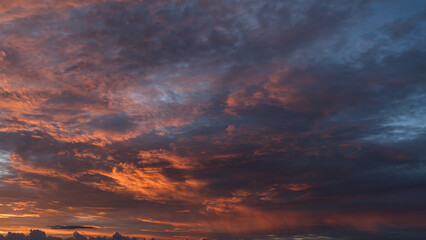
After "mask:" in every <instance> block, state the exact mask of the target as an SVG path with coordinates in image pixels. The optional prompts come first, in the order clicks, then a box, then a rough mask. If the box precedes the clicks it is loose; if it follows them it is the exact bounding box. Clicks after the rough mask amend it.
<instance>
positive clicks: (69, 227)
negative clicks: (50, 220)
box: [50, 225, 96, 229]
mask: <svg viewBox="0 0 426 240" xmlns="http://www.w3.org/2000/svg"><path fill="white" fill-rule="evenodd" d="M50 228H51V229H96V228H95V227H90V226H77V225H74V226H73V225H66V226H64V225H56V226H51V227H50Z"/></svg>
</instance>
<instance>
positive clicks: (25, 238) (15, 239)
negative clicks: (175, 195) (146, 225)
mask: <svg viewBox="0 0 426 240" xmlns="http://www.w3.org/2000/svg"><path fill="white" fill-rule="evenodd" d="M0 240H145V239H144V238H142V239H141V238H139V239H138V238H135V237H132V238H130V237H126V236H123V235H121V234H120V233H118V232H116V233H114V235H112V237H105V236H96V237H93V236H89V237H86V236H84V235H81V234H80V233H78V232H74V233H73V237H70V238H65V239H63V238H61V237H53V236H47V235H46V233H45V232H43V231H40V230H31V231H30V234H29V235H25V234H23V233H11V232H8V233H7V235H6V236H3V235H1V234H0Z"/></svg>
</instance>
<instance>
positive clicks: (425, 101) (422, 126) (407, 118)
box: [364, 94, 426, 143]
mask: <svg viewBox="0 0 426 240" xmlns="http://www.w3.org/2000/svg"><path fill="white" fill-rule="evenodd" d="M392 107H394V108H393V109H389V110H388V111H389V112H388V114H387V116H386V118H385V121H383V122H382V123H381V124H380V128H381V129H382V130H381V133H379V134H377V133H376V134H373V135H370V136H367V137H365V138H364V139H365V140H369V141H375V142H381V143H391V142H400V141H409V140H413V139H416V138H417V137H420V136H424V135H426V94H413V95H411V96H409V97H407V98H406V99H404V100H402V101H398V102H397V103H395V104H393V106H392Z"/></svg>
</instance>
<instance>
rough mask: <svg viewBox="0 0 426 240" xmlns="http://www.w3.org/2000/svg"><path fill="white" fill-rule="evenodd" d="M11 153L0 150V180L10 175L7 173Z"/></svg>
mask: <svg viewBox="0 0 426 240" xmlns="http://www.w3.org/2000/svg"><path fill="white" fill-rule="evenodd" d="M9 155H10V152H7V151H3V150H0V178H1V177H4V176H7V175H9V172H8V171H7V169H8V167H9Z"/></svg>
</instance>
